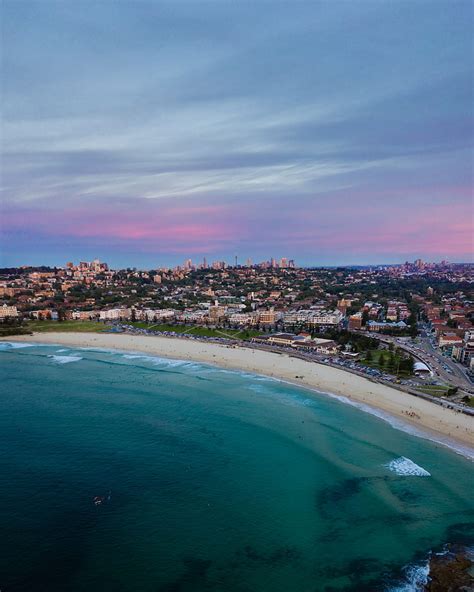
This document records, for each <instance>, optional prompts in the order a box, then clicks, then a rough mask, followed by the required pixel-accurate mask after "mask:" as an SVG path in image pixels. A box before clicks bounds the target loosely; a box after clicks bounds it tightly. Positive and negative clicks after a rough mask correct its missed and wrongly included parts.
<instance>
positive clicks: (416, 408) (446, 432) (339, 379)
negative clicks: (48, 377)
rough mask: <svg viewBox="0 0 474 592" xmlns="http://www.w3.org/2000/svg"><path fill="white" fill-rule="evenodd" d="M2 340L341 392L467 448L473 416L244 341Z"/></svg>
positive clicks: (91, 336) (471, 444)
mask: <svg viewBox="0 0 474 592" xmlns="http://www.w3.org/2000/svg"><path fill="white" fill-rule="evenodd" d="M5 341H24V342H29V343H45V344H58V345H63V346H71V347H84V348H104V349H114V350H125V351H133V352H141V353H145V354H148V355H153V356H159V357H166V358H173V359H178V360H189V361H195V362H201V363H205V364H213V365H217V366H220V367H222V368H226V369H232V370H243V371H246V372H251V373H254V374H261V375H265V376H270V377H273V378H275V379H280V380H283V381H287V382H291V383H293V384H296V385H299V386H302V387H305V388H308V389H312V390H316V391H318V392H322V393H328V394H333V395H336V396H339V397H344V398H346V399H347V400H348V402H351V403H353V404H356V405H358V406H361V407H362V408H364V406H368V407H369V408H371V409H373V410H378V411H380V412H382V413H381V416H382V417H385V415H387V416H390V417H392V418H396V419H398V420H403V422H404V423H405V424H407V425H411V426H413V427H415V428H417V429H419V430H422V431H424V432H425V433H426V435H427V436H428V437H429V436H433V437H434V439H436V440H438V441H440V442H444V443H447V444H449V440H452V441H453V442H456V443H458V444H461V445H462V446H463V447H468V448H471V449H473V454H474V417H472V416H468V415H465V414H462V413H459V412H457V411H455V410H452V409H447V408H444V407H441V406H440V405H436V404H434V403H431V402H430V401H427V400H424V399H421V398H418V397H416V396H413V395H410V394H408V393H405V392H403V391H399V390H397V389H394V388H391V387H390V386H387V385H383V384H380V383H375V382H372V381H370V380H367V379H366V378H363V377H361V376H357V375H354V374H352V373H350V372H346V371H344V370H341V369H338V368H333V367H329V366H326V365H322V364H317V363H314V362H307V361H305V360H301V359H298V358H294V357H291V355H289V354H287V353H281V354H277V353H270V352H265V351H260V350H255V349H252V348H248V347H245V346H240V345H239V346H237V345H236V346H228V345H221V344H217V343H210V342H209V343H208V342H204V341H199V340H187V339H179V338H169V337H156V336H144V335H139V336H137V335H128V334H106V333H104V334H97V333H40V334H38V333H37V334H34V335H25V336H15V337H9V338H7V339H5Z"/></svg>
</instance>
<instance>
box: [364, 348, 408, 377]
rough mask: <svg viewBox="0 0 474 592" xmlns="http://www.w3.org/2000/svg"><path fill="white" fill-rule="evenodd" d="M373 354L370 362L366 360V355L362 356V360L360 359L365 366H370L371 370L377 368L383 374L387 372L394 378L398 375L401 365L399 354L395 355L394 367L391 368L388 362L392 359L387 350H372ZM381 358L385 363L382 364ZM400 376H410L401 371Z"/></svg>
mask: <svg viewBox="0 0 474 592" xmlns="http://www.w3.org/2000/svg"><path fill="white" fill-rule="evenodd" d="M370 352H371V354H372V359H371V360H370V361H368V360H366V359H365V353H363V354H362V358H361V359H360V363H361V364H364V366H369V368H377V370H381V371H382V372H387V373H388V374H393V375H394V376H395V375H396V374H397V368H398V364H399V363H400V360H401V358H400V356H397V354H395V353H394V354H393V360H394V362H393V366H392V367H389V365H388V360H389V357H390V353H389V352H388V351H387V350H377V349H376V350H370ZM381 358H383V359H384V360H385V363H383V364H381V363H380V362H381ZM399 375H400V376H408V374H407V373H406V372H403V371H400V372H399Z"/></svg>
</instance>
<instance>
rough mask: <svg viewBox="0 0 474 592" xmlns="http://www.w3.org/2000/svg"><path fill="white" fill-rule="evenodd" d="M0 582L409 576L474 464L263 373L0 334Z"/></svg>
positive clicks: (267, 590)
mask: <svg viewBox="0 0 474 592" xmlns="http://www.w3.org/2000/svg"><path fill="white" fill-rule="evenodd" d="M0 373H1V384H2V390H1V395H0V396H1V414H0V528H1V538H0V589H1V590H2V591H3V592H26V591H28V592H30V591H34V592H41V591H48V592H68V591H71V592H85V591H87V592H96V591H97V592H99V591H100V592H108V591H113V592H122V591H123V592H125V591H127V592H128V591H134V592H135V591H136V592H142V591H143V592H190V591H209V592H214V591H223V592H335V591H345V592H349V591H351V592H353V591H364V592H365V591H367V592H370V591H374V592H375V591H380V592H381V591H384V592H385V591H400V592H401V591H407V592H408V591H415V590H417V589H419V588H420V585H421V584H422V582H423V581H424V580H425V579H426V561H427V558H428V556H429V553H430V552H432V551H434V552H436V551H439V550H441V549H442V548H443V545H444V544H445V543H447V542H453V543H462V544H468V545H472V544H473V543H474V510H473V500H474V498H473V487H472V485H473V479H472V475H473V464H472V461H471V460H469V459H467V458H465V457H463V456H462V455H461V454H459V453H456V452H455V451H453V450H450V449H449V448H447V447H445V446H442V445H441V444H439V443H436V442H432V441H430V440H428V439H424V438H420V437H417V436H415V435H413V434H411V433H408V432H406V431H403V430H401V429H396V427H394V425H395V424H394V425H391V424H390V423H388V422H387V421H385V420H383V419H381V418H379V417H376V416H374V415H371V414H369V413H366V412H364V411H362V410H360V409H357V408H355V407H353V406H350V405H347V404H346V403H344V402H342V401H340V400H338V399H337V398H334V397H328V396H327V395H324V394H317V393H313V392H311V391H307V390H305V389H303V388H299V387H296V386H292V385H289V384H285V383H283V382H279V381H277V380H273V379H271V378H265V377H262V376H256V375H251V374H248V373H244V372H235V371H227V370H223V369H219V368H216V367H211V366H207V365H204V364H197V363H191V362H182V361H178V360H167V359H162V358H156V357H151V356H146V355H142V354H133V353H124V352H117V351H105V350H102V351H101V350H94V349H71V348H65V347H61V346H51V345H48V346H46V345H45V346H40V345H28V344H7V343H0Z"/></svg>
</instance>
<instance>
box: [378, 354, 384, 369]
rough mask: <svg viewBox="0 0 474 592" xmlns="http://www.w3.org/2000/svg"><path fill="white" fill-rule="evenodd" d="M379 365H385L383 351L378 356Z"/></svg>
mask: <svg viewBox="0 0 474 592" xmlns="http://www.w3.org/2000/svg"><path fill="white" fill-rule="evenodd" d="M379 366H380V367H381V368H383V367H384V366H385V356H384V355H383V352H381V353H380V356H379Z"/></svg>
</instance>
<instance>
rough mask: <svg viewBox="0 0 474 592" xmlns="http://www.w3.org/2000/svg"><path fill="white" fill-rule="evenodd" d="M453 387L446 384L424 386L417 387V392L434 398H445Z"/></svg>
mask: <svg viewBox="0 0 474 592" xmlns="http://www.w3.org/2000/svg"><path fill="white" fill-rule="evenodd" d="M450 388H451V387H449V386H447V385H445V384H423V385H420V386H418V387H417V390H419V391H421V392H422V393H426V394H427V395H432V396H433V397H445V396H447V394H448V390H449V389H450Z"/></svg>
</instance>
